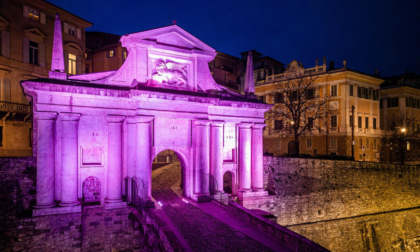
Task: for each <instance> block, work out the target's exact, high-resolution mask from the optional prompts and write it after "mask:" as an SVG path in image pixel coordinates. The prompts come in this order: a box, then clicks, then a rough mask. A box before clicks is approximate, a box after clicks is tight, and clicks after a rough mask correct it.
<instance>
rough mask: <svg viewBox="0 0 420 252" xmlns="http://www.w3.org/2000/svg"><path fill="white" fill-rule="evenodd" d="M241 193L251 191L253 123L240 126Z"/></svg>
mask: <svg viewBox="0 0 420 252" xmlns="http://www.w3.org/2000/svg"><path fill="white" fill-rule="evenodd" d="M238 126H239V157H238V160H239V191H240V192H245V191H250V190H251V140H252V139H251V126H252V124H251V123H240V124H239V125H238Z"/></svg>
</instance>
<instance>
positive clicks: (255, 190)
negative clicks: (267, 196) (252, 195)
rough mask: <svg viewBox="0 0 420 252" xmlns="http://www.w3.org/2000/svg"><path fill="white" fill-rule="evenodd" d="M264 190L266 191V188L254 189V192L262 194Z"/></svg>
mask: <svg viewBox="0 0 420 252" xmlns="http://www.w3.org/2000/svg"><path fill="white" fill-rule="evenodd" d="M264 190H265V189H264V187H262V188H252V191H253V192H262V191H264Z"/></svg>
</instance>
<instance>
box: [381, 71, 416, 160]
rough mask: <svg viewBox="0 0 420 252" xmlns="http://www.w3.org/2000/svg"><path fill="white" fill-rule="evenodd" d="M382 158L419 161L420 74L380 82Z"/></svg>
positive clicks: (404, 75)
mask: <svg viewBox="0 0 420 252" xmlns="http://www.w3.org/2000/svg"><path fill="white" fill-rule="evenodd" d="M380 106H381V128H382V129H383V130H384V137H383V138H384V139H383V141H384V144H383V147H382V155H381V156H382V157H381V160H382V161H385V162H398V163H399V162H401V161H402V160H404V161H405V162H406V163H409V164H419V163H420V75H416V74H412V73H406V74H402V75H397V76H392V77H388V78H385V82H384V83H383V84H382V85H381V103H380Z"/></svg>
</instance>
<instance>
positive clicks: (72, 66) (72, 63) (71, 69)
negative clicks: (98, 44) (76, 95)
mask: <svg viewBox="0 0 420 252" xmlns="http://www.w3.org/2000/svg"><path fill="white" fill-rule="evenodd" d="M68 74H72V75H75V74H76V55H74V54H71V53H69V60H68Z"/></svg>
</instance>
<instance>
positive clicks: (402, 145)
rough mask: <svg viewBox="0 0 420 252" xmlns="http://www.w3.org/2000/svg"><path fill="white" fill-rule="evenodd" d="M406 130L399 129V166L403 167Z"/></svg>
mask: <svg viewBox="0 0 420 252" xmlns="http://www.w3.org/2000/svg"><path fill="white" fill-rule="evenodd" d="M406 131H407V130H406V128H401V135H402V136H401V140H402V143H401V164H402V165H403V164H404V152H405V144H406V143H405V142H406V141H405V133H406Z"/></svg>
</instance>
